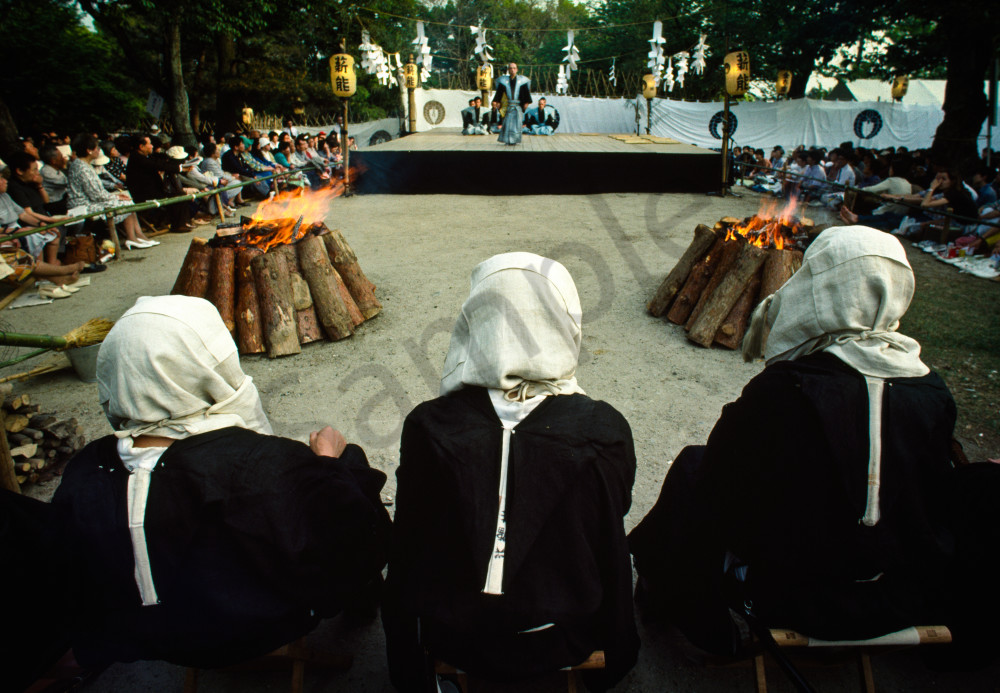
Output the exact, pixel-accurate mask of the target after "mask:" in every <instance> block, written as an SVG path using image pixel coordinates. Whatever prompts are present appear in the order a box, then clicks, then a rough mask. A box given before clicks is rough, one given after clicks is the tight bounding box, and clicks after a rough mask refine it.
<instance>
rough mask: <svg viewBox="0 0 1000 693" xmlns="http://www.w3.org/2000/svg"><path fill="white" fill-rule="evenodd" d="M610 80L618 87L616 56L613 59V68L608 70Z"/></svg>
mask: <svg viewBox="0 0 1000 693" xmlns="http://www.w3.org/2000/svg"><path fill="white" fill-rule="evenodd" d="M608 81H609V82H610V83H611V84H614V85H615V86H616V87H617V86H618V77H617V76H615V59H614V58H612V59H611V69H610V70H608Z"/></svg>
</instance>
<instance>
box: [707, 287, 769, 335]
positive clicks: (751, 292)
mask: <svg viewBox="0 0 1000 693" xmlns="http://www.w3.org/2000/svg"><path fill="white" fill-rule="evenodd" d="M760 277H761V272H757V274H755V275H754V276H753V279H751V280H750V283H749V284H747V288H745V289H743V293H742V294H740V298H739V300H738V301H736V305H735V306H733V309H732V310H731V311H729V315H727V316H726V319H725V320H723V321H722V325H721V326H720V327H719V331H718V332H716V333H715V343H716V344H719V345H721V346H724V347H726V348H727V349H739V348H740V344H741V343H742V342H743V335H744V334H745V333H746V331H747V322H748V321H749V319H750V311H752V310H753V309H754V307H755V306H756V305H757V303H758V301H757V297H758V294H759V293H760Z"/></svg>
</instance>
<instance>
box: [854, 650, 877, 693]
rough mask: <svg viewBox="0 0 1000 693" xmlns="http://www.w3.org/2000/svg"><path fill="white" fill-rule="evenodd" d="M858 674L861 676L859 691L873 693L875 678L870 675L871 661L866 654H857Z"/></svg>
mask: <svg viewBox="0 0 1000 693" xmlns="http://www.w3.org/2000/svg"><path fill="white" fill-rule="evenodd" d="M858 674H860V676H861V690H863V691H864V692H865V693H875V677H874V676H873V675H872V660H871V657H869V656H868V653H867V652H859V653H858Z"/></svg>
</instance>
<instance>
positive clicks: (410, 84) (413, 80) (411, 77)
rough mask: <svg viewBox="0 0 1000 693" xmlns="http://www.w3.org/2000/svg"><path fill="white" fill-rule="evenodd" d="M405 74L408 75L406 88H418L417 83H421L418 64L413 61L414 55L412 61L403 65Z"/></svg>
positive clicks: (411, 57)
mask: <svg viewBox="0 0 1000 693" xmlns="http://www.w3.org/2000/svg"><path fill="white" fill-rule="evenodd" d="M403 76H404V77H406V88H407V89H416V88H417V84H419V83H420V78H419V74H418V72H417V64H416V63H415V62H413V56H412V55H411V56H410V62H408V63H406V65H404V66H403Z"/></svg>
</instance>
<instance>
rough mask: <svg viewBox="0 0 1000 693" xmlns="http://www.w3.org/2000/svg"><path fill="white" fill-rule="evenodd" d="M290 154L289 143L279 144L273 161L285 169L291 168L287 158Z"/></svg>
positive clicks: (290, 147)
mask: <svg viewBox="0 0 1000 693" xmlns="http://www.w3.org/2000/svg"><path fill="white" fill-rule="evenodd" d="M291 154H292V145H291V143H290V142H279V143H278V146H277V147H276V151H275V152H274V161H275V163H277V164H278V165H279V166H284V167H285V168H291V167H292V164H291V162H290V161H289V160H288V157H289V156H291Z"/></svg>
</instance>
